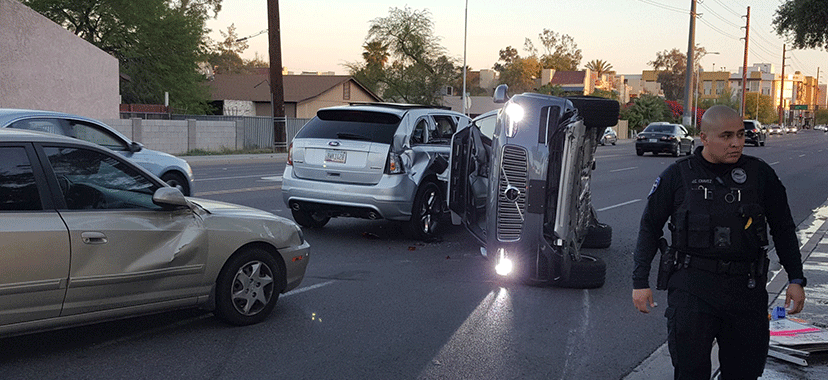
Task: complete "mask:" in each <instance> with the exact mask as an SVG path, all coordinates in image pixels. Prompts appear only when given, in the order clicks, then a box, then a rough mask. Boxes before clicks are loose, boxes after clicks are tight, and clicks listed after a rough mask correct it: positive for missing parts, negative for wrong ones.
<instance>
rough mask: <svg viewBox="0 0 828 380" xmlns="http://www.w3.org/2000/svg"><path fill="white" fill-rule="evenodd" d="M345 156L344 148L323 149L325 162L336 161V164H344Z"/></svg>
mask: <svg viewBox="0 0 828 380" xmlns="http://www.w3.org/2000/svg"><path fill="white" fill-rule="evenodd" d="M346 157H347V153H346V152H345V151H344V150H326V151H325V162H336V163H338V164H344V163H345V158H346Z"/></svg>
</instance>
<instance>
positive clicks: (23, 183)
mask: <svg viewBox="0 0 828 380" xmlns="http://www.w3.org/2000/svg"><path fill="white" fill-rule="evenodd" d="M41 209H43V207H42V205H41V203H40V193H39V192H38V188H37V183H35V176H34V172H33V171H32V164H31V162H29V156H28V155H27V154H26V149H25V148H23V147H0V211H11V210H14V211H25V210H41Z"/></svg>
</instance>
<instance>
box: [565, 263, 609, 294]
mask: <svg viewBox="0 0 828 380" xmlns="http://www.w3.org/2000/svg"><path fill="white" fill-rule="evenodd" d="M606 276H607V264H606V263H605V262H604V260H601V259H600V258H598V257H595V256H590V255H583V254H582V255H581V259H580V260H578V261H572V263H571V267H570V269H569V279H567V280H563V279H559V280H555V281H553V285H555V286H557V287H561V288H575V289H595V288H600V287H602V286H604V282H605V281H606Z"/></svg>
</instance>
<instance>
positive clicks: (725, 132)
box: [699, 106, 745, 164]
mask: <svg viewBox="0 0 828 380" xmlns="http://www.w3.org/2000/svg"><path fill="white" fill-rule="evenodd" d="M699 137H700V138H701V141H702V144H704V148H703V150H702V157H704V159H706V160H707V161H709V162H712V163H714V164H722V163H724V164H732V163H735V162H736V161H738V160H739V157H741V156H742V148H743V147H744V146H745V127H744V123H743V122H742V117H741V116H739V114H738V113H737V112H736V111H734V110H733V108H730V107H727V106H713V107H710V108H709V109H708V110H707V111H706V112H705V113H704V116H702V120H701V133H700V134H699Z"/></svg>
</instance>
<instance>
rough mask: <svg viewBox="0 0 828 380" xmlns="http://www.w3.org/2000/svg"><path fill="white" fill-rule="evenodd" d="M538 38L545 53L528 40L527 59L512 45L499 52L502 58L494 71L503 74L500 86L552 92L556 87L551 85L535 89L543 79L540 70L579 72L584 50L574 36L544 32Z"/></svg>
mask: <svg viewBox="0 0 828 380" xmlns="http://www.w3.org/2000/svg"><path fill="white" fill-rule="evenodd" d="M538 39H539V40H540V42H541V46H542V48H543V53H542V54H541V53H540V52H539V51H538V49H537V48H535V46H534V44H533V43H532V40H530V39H528V38H527V39H526V40H525V41H524V44H523V50H525V51H526V52H527V53H528V55H527V56H526V57H521V56H520V55H519V54H518V51H517V49H515V48H513V47H511V46H507V47H506V48H505V49H503V50H500V59H499V60H498V62H497V63H495V65H494V69H495V70H497V71H499V72H500V83H505V84H507V85H509V90H510V92H512V93H515V94H518V93H521V92H526V91H542V92H543V93H553V92H554V88H553V87H550V86H542V87H541V88H536V86H537V84H536V83H535V81H536V79H537V78H538V77H540V75H541V70H542V69H555V70H560V71H572V70H577V68H578V65H579V64H580V63H581V57H582V56H581V49H578V45H577V44H575V40H574V39H573V38H572V37H570V36H568V35H560V34H558V33H555V32H553V31H551V30H549V29H544V30H543V32H542V33H540V34H539V35H538Z"/></svg>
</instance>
